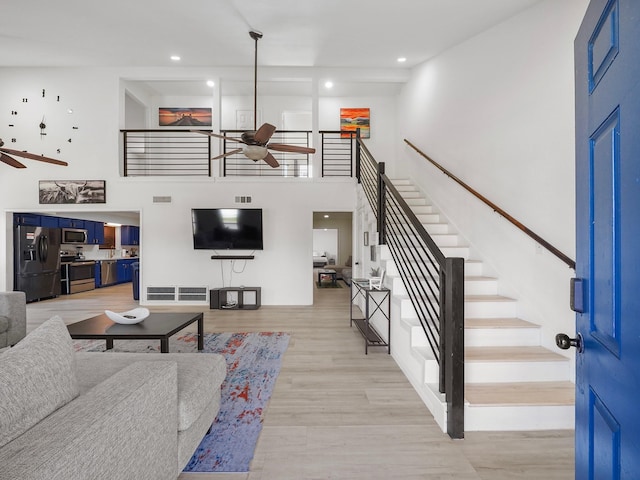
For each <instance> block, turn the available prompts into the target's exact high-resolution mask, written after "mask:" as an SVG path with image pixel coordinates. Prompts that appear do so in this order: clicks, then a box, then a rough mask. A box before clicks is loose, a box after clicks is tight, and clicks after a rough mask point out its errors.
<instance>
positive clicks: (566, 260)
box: [404, 138, 576, 270]
mask: <svg viewBox="0 0 640 480" xmlns="http://www.w3.org/2000/svg"><path fill="white" fill-rule="evenodd" d="M404 141H405V143H406V144H407V145H409V146H410V147H411V148H413V149H414V150H415V151H416V152H418V154H419V155H420V156H422V157H424V158H425V159H426V160H427V161H429V162H430V163H431V164H433V166H435V167H436V168H437V169H438V170H440V171H441V172H442V173H444V174H445V175H446V176H447V177H449V178H451V180H453V181H454V182H456V183H457V184H459V185H460V186H461V187H462V188H464V189H465V190H467V191H468V192H469V193H471V194H472V195H473V196H474V197H476V198H478V199H479V200H480V201H482V202H483V203H485V204H486V205H488V206H489V207H490V208H491V209H492V210H493V211H494V212H496V213H497V214H498V215H500V216H502V217H504V218H505V219H506V220H508V221H509V222H510V223H512V224H513V225H515V226H516V227H517V228H518V229H519V230H521V231H523V232H524V233H526V234H527V235H528V236H529V237H531V238H533V239H534V240H535V241H536V242H537V243H538V244H539V245H541V246H543V247H544V248H546V249H547V250H549V251H550V252H551V253H553V254H554V255H555V256H556V257H558V258H559V259H560V260H562V261H563V262H564V263H566V264H567V265H569V267H570V268H572V269H574V270H575V269H576V262H575V260H573V259H571V258H570V257H569V256H568V255H565V254H564V253H562V252H561V251H560V250H558V249H557V248H556V247H554V246H553V245H551V244H550V243H549V242H547V241H546V240H545V239H544V238H542V237H541V236H540V235H538V234H537V233H535V232H534V231H533V230H531V229H529V228H527V227H526V226H525V225H524V224H523V223H521V222H519V221H518V220H516V219H515V218H514V217H512V216H511V215H509V214H508V213H507V212H505V211H504V210H503V209H502V208H500V207H498V206H497V205H496V204H495V203H493V202H492V201H490V200H488V199H487V198H486V197H484V196H483V195H481V194H480V193H478V192H477V191H476V190H474V189H473V188H471V187H470V186H469V185H467V184H466V183H464V182H463V181H462V180H460V179H459V178H458V177H456V176H455V175H454V174H452V173H451V172H449V170H447V169H446V168H444V167H443V166H442V165H440V164H439V163H438V162H436V161H435V160H433V159H432V158H430V157H429V156H428V155H427V154H426V153H424V152H423V151H422V150H420V149H419V148H418V147H416V146H415V145H414V144H413V143H411V142H410V141H409V140H407V139H406V138H405V139H404Z"/></svg>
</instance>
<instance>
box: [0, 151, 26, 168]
mask: <svg viewBox="0 0 640 480" xmlns="http://www.w3.org/2000/svg"><path fill="white" fill-rule="evenodd" d="M0 162H3V163H6V164H7V165H11V166H12V167H14V168H27V166H26V165H24V164H22V163H20V162H19V161H17V160H16V159H15V158H11V157H10V156H9V155H5V154H4V153H2V152H0Z"/></svg>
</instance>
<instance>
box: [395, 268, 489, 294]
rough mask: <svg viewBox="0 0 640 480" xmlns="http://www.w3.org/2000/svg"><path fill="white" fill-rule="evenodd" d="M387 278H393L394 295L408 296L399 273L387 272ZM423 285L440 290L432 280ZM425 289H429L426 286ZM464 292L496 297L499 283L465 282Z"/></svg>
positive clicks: (484, 281) (421, 282) (485, 281)
mask: <svg viewBox="0 0 640 480" xmlns="http://www.w3.org/2000/svg"><path fill="white" fill-rule="evenodd" d="M387 273H388V275H387V278H391V277H393V279H392V280H391V282H390V285H391V291H392V293H393V294H394V295H407V294H408V292H407V288H406V287H405V284H404V282H403V281H402V278H401V277H400V275H399V274H397V272H393V274H392V273H389V272H387ZM419 283H420V284H421V285H426V284H430V285H433V287H432V288H433V289H434V290H435V291H438V288H437V287H436V286H435V285H434V282H433V281H432V280H429V281H428V282H425V281H424V279H422V280H421V281H420V282H419ZM423 288H427V287H426V286H424V287H423ZM464 291H465V293H466V294H468V295H495V294H496V293H497V292H498V282H497V281H496V280H493V279H492V280H465V282H464Z"/></svg>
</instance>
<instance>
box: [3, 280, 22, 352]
mask: <svg viewBox="0 0 640 480" xmlns="http://www.w3.org/2000/svg"><path fill="white" fill-rule="evenodd" d="M26 334H27V299H26V295H25V294H24V292H0V348H4V347H10V346H12V345H15V344H16V343H18V342H19V341H20V340H22V339H23V338H24V336H25V335H26Z"/></svg>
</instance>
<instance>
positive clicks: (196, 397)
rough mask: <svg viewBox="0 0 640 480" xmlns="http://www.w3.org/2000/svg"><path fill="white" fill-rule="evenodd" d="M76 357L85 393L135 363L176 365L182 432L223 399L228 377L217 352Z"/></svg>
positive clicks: (87, 353)
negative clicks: (222, 386)
mask: <svg viewBox="0 0 640 480" xmlns="http://www.w3.org/2000/svg"><path fill="white" fill-rule="evenodd" d="M76 358H77V362H78V382H79V385H80V390H81V391H82V393H84V392H86V391H88V390H90V389H91V388H93V387H94V386H95V385H97V384H98V383H101V382H102V381H104V380H105V379H107V378H109V377H110V376H111V375H113V374H115V373H116V372H118V371H119V370H122V369H123V368H124V367H126V366H127V365H129V364H131V363H134V362H138V361H172V362H176V363H177V364H178V431H183V430H187V429H188V428H189V427H190V426H191V425H192V424H193V422H195V421H196V420H197V419H198V417H199V416H200V415H201V414H202V411H203V409H204V408H206V407H207V405H209V404H210V403H211V402H212V400H213V399H214V398H215V397H216V396H217V397H219V396H220V386H221V385H222V382H223V381H224V379H225V377H226V375H227V364H226V362H225V360H224V357H223V356H222V355H218V354H214V353H124V352H78V353H76Z"/></svg>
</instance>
